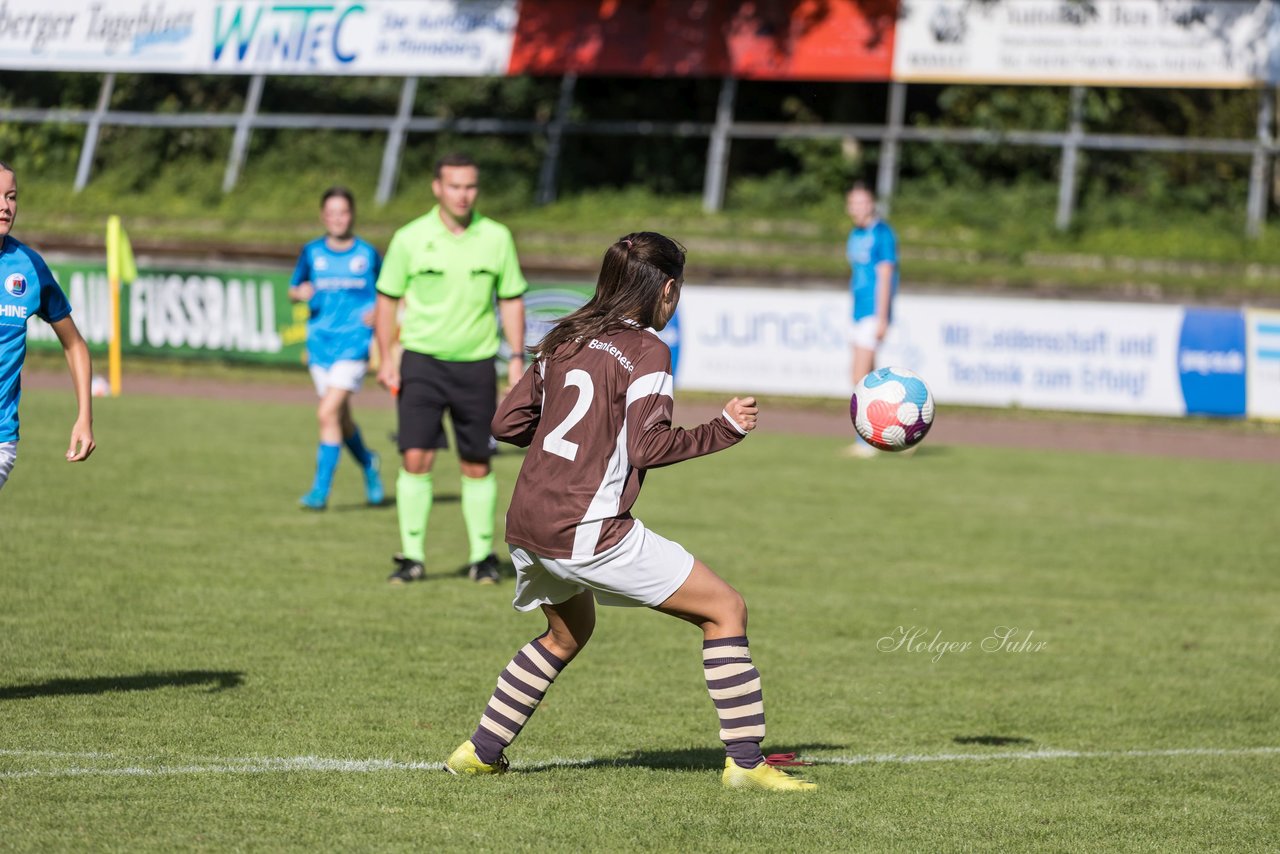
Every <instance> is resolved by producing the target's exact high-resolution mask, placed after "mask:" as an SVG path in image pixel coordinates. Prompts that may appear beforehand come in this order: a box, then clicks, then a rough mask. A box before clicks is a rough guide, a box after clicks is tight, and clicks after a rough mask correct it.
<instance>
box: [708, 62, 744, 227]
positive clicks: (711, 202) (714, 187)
mask: <svg viewBox="0 0 1280 854" xmlns="http://www.w3.org/2000/svg"><path fill="white" fill-rule="evenodd" d="M737 95H738V81H737V80H736V79H735V78H733V77H726V78H724V80H723V81H722V82H721V84H720V99H719V101H718V102H717V104H716V124H715V127H714V128H712V130H711V141H710V143H709V144H708V145H707V171H706V175H705V177H704V178H703V181H702V209H703V210H704V211H706V212H707V213H716V212H718V211H719V210H720V209H721V208H723V207H724V188H725V181H726V179H727V177H728V173H729V132H730V130H732V128H733V102H734V99H735V98H737Z"/></svg>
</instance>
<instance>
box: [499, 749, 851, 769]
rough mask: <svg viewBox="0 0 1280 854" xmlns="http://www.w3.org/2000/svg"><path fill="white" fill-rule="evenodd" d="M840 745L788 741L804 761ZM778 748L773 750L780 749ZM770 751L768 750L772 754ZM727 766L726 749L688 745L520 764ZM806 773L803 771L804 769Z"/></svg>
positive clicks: (546, 766)
mask: <svg viewBox="0 0 1280 854" xmlns="http://www.w3.org/2000/svg"><path fill="white" fill-rule="evenodd" d="M843 747H845V745H840V744H818V743H813V744H788V745H786V750H787V751H789V752H790V751H794V752H795V753H796V758H797V759H801V760H803V759H804V758H805V751H806V750H838V749H842V748H843ZM779 749H780V748H778V747H776V746H775V748H774V750H779ZM769 752H770V751H766V753H769ZM723 767H724V749H723V748H716V747H687V748H684V749H680V750H635V751H632V752H631V753H629V754H624V755H621V756H616V757H613V758H611V759H589V760H585V761H574V762H546V763H539V762H531V763H530V764H529V765H527V766H523V767H521V768H520V769H519V770H520V773H521V774H529V773H538V772H542V771H556V770H558V769H561V768H649V769H652V770H655V771H709V770H716V771H718V770H720V769H721V768H723ZM801 773H803V772H801Z"/></svg>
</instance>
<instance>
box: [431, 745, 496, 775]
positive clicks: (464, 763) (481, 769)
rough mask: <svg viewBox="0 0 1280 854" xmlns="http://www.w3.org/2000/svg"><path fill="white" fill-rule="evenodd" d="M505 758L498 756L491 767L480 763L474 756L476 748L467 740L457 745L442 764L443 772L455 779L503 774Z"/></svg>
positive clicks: (478, 758) (477, 757)
mask: <svg viewBox="0 0 1280 854" xmlns="http://www.w3.org/2000/svg"><path fill="white" fill-rule="evenodd" d="M507 764H508V763H507V757H506V756H504V755H502V754H499V755H498V761H497V762H495V763H493V764H492V765H486V764H485V763H483V762H481V761H480V757H479V756H476V746H475V745H474V744H472V743H471V740H470V739H468V740H466V741H464V742H462V744H460V745H458V749H457V750H455V751H453V753H451V754H450V755H449V758H448V759H446V760H445V762H444V770H446V771H448V772H449V773H450V774H452V775H454V776H455V777H465V776H471V775H476V774H504V773H506V770H507Z"/></svg>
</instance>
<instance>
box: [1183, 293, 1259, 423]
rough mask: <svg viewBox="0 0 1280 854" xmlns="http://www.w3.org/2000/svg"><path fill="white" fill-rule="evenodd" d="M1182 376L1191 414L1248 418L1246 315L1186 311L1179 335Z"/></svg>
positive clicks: (1197, 310) (1187, 404)
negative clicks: (1243, 416)
mask: <svg viewBox="0 0 1280 854" xmlns="http://www.w3.org/2000/svg"><path fill="white" fill-rule="evenodd" d="M1178 374H1179V376H1180V377H1181V380H1182V398H1183V400H1184V401H1186V406H1187V414H1188V415H1244V413H1245V405H1246V391H1245V322H1244V314H1243V313H1242V312H1239V311H1234V310H1231V309H1211V308H1188V309H1186V311H1185V312H1184V313H1183V316H1182V332H1181V334H1180V335H1179V336H1178Z"/></svg>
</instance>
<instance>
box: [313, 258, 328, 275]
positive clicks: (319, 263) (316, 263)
mask: <svg viewBox="0 0 1280 854" xmlns="http://www.w3.org/2000/svg"><path fill="white" fill-rule="evenodd" d="M311 266H313V267H315V268H316V270H317V271H318V272H321V273H323V272H324V271H325V270H327V269H329V259H328V258H326V257H324V256H323V255H317V256H316V257H315V260H313V261H312V262H311Z"/></svg>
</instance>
